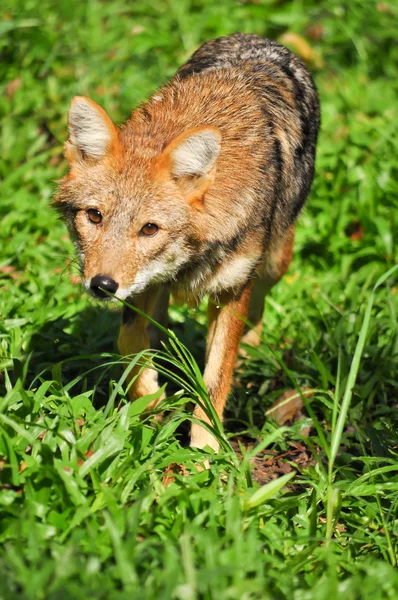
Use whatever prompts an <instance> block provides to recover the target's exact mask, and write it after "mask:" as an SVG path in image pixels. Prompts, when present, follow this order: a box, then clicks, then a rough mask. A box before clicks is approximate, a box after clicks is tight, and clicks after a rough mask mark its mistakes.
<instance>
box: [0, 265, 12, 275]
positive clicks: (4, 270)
mask: <svg viewBox="0 0 398 600" xmlns="http://www.w3.org/2000/svg"><path fill="white" fill-rule="evenodd" d="M13 271H15V267H13V266H11V265H6V266H5V267H2V268H1V269H0V273H4V274H7V273H13Z"/></svg>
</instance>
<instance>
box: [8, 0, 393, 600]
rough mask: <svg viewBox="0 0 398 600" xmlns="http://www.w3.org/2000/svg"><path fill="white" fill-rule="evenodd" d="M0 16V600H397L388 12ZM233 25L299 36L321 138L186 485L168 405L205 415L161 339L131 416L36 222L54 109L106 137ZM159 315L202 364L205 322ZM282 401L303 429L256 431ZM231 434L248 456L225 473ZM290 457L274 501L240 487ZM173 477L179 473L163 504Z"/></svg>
mask: <svg viewBox="0 0 398 600" xmlns="http://www.w3.org/2000/svg"><path fill="white" fill-rule="evenodd" d="M2 11H3V12H2V16H1V20H0V55H1V61H0V74H1V76H0V81H1V84H0V88H1V99H0V116H1V134H0V156H1V161H0V176H1V196H0V198H1V200H0V215H1V228H0V237H1V242H0V337H1V350H0V370H1V380H0V385H1V387H2V394H1V399H0V515H1V516H0V540H1V549H0V598H1V599H2V598H4V599H9V598H16V597H18V598H21V599H22V600H23V599H28V598H34V599H46V600H55V599H62V600H64V599H78V598H84V599H86V598H103V599H106V600H108V599H129V600H131V599H135V598H136V599H152V598H153V599H156V600H158V599H169V598H170V599H171V598H172V599H176V600H199V599H201V598H204V599H206V600H207V599H216V600H219V599H224V598H225V599H228V600H243V599H245V600H246V599H250V600H251V599H263V598H264V599H267V598H272V599H274V598H275V599H286V600H287V599H291V598H293V599H294V600H322V599H323V598H325V599H330V598H344V599H347V600H351V599H352V600H357V599H362V598H363V599H367V598H369V599H370V598H371V599H372V600H378V599H384V598H387V599H391V600H395V598H397V596H398V573H397V571H396V566H397V557H398V552H397V550H398V548H397V533H398V516H397V514H398V511H397V508H398V461H397V443H398V413H397V410H396V403H397V397H398V390H397V387H398V378H397V364H398V327H397V311H398V306H397V298H398V292H397V287H396V285H397V271H394V265H395V264H396V263H397V262H398V260H397V258H398V251H397V241H396V239H397V238H396V232H397V231H398V200H397V198H398V183H397V181H398V178H397V175H398V152H397V150H398V104H397V92H398V46H397V44H396V23H397V19H398V9H397V7H396V3H394V2H392V0H391V1H390V2H385V3H379V4H376V3H375V2H372V1H370V0H364V1H360V0H353V1H352V2H350V3H348V2H343V1H342V0H329V1H328V2H324V1H322V2H318V1H315V0H312V1H309V2H305V3H304V2H300V1H278V0H256V1H254V0H253V1H252V2H250V1H241V2H235V1H233V0H230V1H227V0H218V2H214V1H213V0H192V1H188V0H178V2H177V0H168V1H166V0H153V1H152V2H147V1H145V0H134V1H130V2H127V0H114V1H113V0H112V1H110V2H105V1H104V2H99V1H96V0H90V1H87V2H77V1H75V0H73V1H69V2H67V1H66V0H61V1H59V2H50V1H49V0H41V1H40V2H39V1H38V0H25V1H24V2H22V1H21V2H19V1H18V0H13V1H11V0H4V1H3V3H2ZM238 30H240V31H246V32H255V33H258V34H260V35H264V36H270V37H273V38H276V39H278V38H280V36H283V34H284V33H286V32H294V33H297V34H299V35H301V36H304V38H305V39H306V40H307V41H309V43H310V45H311V47H312V49H313V51H315V52H316V57H315V59H314V57H313V60H312V62H313V63H314V64H313V65H311V64H310V67H311V68H312V70H313V72H314V75H315V78H316V82H317V85H318V87H319V91H320V96H321V104H322V132H321V136H320V141H319V151H318V159H317V174H316V179H315V182H314V186H313V189H312V193H311V197H310V199H309V201H308V204H307V208H306V209H305V211H304V213H303V214H302V216H301V218H300V222H299V225H298V232H297V240H296V251H295V258H294V262H293V264H292V267H291V270H290V272H289V275H288V276H287V277H285V279H284V280H283V281H282V282H281V283H280V284H279V285H278V286H277V287H276V288H275V289H274V290H273V291H272V294H271V296H270V297H269V298H268V299H267V302H266V308H265V310H266V313H265V314H266V327H265V329H264V342H263V343H262V344H261V346H260V348H259V349H258V350H256V351H252V357H251V360H249V361H247V362H246V363H245V365H244V368H243V374H242V381H243V383H244V384H247V385H243V386H242V387H239V388H237V389H235V391H234V393H233V395H232V397H231V399H230V401H229V404H228V409H227V412H226V419H225V434H222V433H219V435H221V436H223V437H222V439H223V440H224V441H223V450H222V451H221V452H220V454H219V455H218V456H215V455H212V456H210V470H209V471H202V472H198V471H197V468H196V465H197V464H198V463H199V462H200V461H202V460H204V458H206V457H205V453H203V452H200V451H198V450H191V449H189V448H187V447H186V446H184V445H183V444H181V441H182V440H183V439H184V434H183V433H181V425H182V426H184V423H185V425H186V423H187V421H189V418H190V412H189V410H188V409H187V410H185V402H186V400H189V399H190V400H192V399H195V397H196V396H197V394H198V393H199V394H200V395H201V398H202V402H205V403H206V401H207V398H206V394H205V393H204V392H203V389H202V387H201V381H200V376H199V375H198V373H197V367H196V363H195V361H194V359H192V358H191V357H190V356H189V355H184V349H183V347H182V346H181V345H179V344H178V343H177V342H175V341H174V342H173V344H174V346H173V347H170V346H169V350H168V351H167V352H166V353H165V354H164V355H163V357H159V358H158V362H159V368H160V369H162V370H165V369H166V368H167V369H168V368H170V367H171V368H172V372H173V375H172V377H174V379H175V378H176V375H178V374H180V375H181V377H182V379H183V382H182V383H181V382H177V383H176V382H174V383H173V382H171V383H169V385H168V389H169V395H171V398H170V399H169V404H170V407H171V408H172V411H171V416H170V420H169V421H168V422H167V424H166V425H165V426H164V427H163V428H162V429H161V428H159V427H158V426H157V425H156V424H155V423H154V422H153V418H152V416H151V415H150V414H147V415H144V418H142V412H143V410H144V403H145V400H144V401H142V402H140V401H138V403H135V404H129V403H128V402H127V401H126V396H125V389H124V388H125V386H124V385H123V375H122V368H121V364H120V357H118V356H117V354H115V352H116V349H115V343H114V340H115V337H116V333H117V327H118V319H119V314H118V313H119V312H120V311H115V310H113V311H110V310H108V309H103V308H102V307H101V306H99V305H97V304H95V303H94V301H92V300H90V299H89V298H88V297H86V296H85V295H84V294H83V293H82V290H81V288H80V286H79V284H78V283H76V281H75V279H76V274H77V267H76V263H75V261H74V255H73V248H72V245H71V243H70V242H69V240H68V238H67V236H66V231H65V229H64V226H63V225H62V224H61V223H60V222H59V221H58V220H57V218H56V215H55V214H54V213H53V211H52V210H51V208H50V207H49V203H50V199H51V197H52V194H53V192H54V189H55V183H54V182H55V180H57V179H59V178H60V177H62V175H63V173H64V172H65V163H64V161H63V159H62V156H61V155H62V144H63V142H64V140H65V137H66V113H67V108H68V103H69V101H70V99H71V97H72V96H73V95H74V94H85V95H89V96H91V97H93V98H94V99H95V100H96V101H98V102H99V103H100V104H102V105H103V106H104V107H105V108H106V109H107V110H108V111H109V113H110V114H111V115H112V116H113V117H114V119H115V120H116V121H117V122H122V121H123V120H124V119H126V118H127V116H128V114H129V111H130V110H131V109H132V108H133V107H134V106H135V105H136V104H137V103H138V102H140V101H141V100H142V99H144V98H145V96H146V95H147V94H148V93H149V92H151V91H152V90H154V89H156V87H157V86H159V85H160V84H161V83H163V82H164V81H165V80H166V79H167V78H168V77H169V76H170V75H172V74H173V72H174V71H175V70H176V68H177V67H178V65H180V64H181V63H182V62H183V61H184V60H185V59H186V58H187V57H188V56H189V54H190V53H191V52H192V51H193V50H194V49H195V48H196V47H197V46H198V45H199V44H200V43H201V42H202V41H204V40H206V39H209V38H211V37H215V36H219V35H223V34H227V33H231V32H233V31H238ZM314 65H315V66H314ZM389 270H391V271H390V273H389V276H388V277H387V278H385V279H384V280H383V281H382V282H381V283H380V285H379V286H378V287H374V286H375V284H376V282H377V281H378V280H379V278H383V275H384V274H385V273H387V272H388V271H389ZM172 317H173V322H174V329H175V331H176V333H177V336H178V337H179V338H180V339H181V340H182V341H183V342H184V343H185V344H186V346H187V347H188V348H189V349H190V350H191V351H192V353H193V355H194V356H195V359H196V360H198V361H199V363H200V361H201V354H202V352H203V338H204V333H205V318H204V312H203V310H199V311H197V312H194V311H190V310H188V309H187V308H184V307H182V308H179V307H176V306H174V307H173V308H172ZM184 357H185V358H184ZM303 387H309V388H311V389H313V390H316V392H315V393H314V395H313V396H312V397H311V398H309V399H307V400H306V405H307V410H306V414H305V416H304V417H303V418H302V419H300V420H298V421H296V422H295V423H293V425H292V426H291V427H288V428H278V426H277V425H276V424H275V423H274V422H272V421H271V420H269V419H267V418H266V411H267V410H268V409H269V407H270V406H271V404H272V403H273V402H274V401H275V400H276V399H277V398H278V397H280V396H281V395H282V393H283V392H284V391H285V390H288V389H292V388H295V389H297V390H300V389H302V388H303ZM181 389H182V390H183V391H182V392H180V391H179V390H181ZM216 425H217V424H216ZM308 430H309V435H308ZM238 434H239V438H238V439H239V440H245V441H246V442H247V440H248V439H250V438H251V439H252V440H253V441H255V442H256V443H257V442H259V446H257V447H256V446H254V447H253V445H251V446H250V445H249V448H248V449H247V450H245V449H243V454H242V455H239V456H238V455H236V454H235V453H234V452H233V451H232V449H231V446H230V443H229V442H230V441H233V440H234V439H235V438H236V436H237V435H238ZM242 436H244V437H242ZM294 445H295V446H294ZM297 445H299V446H300V447H301V448H304V449H305V450H306V451H307V454H308V456H310V457H311V460H309V461H308V462H307V464H305V465H304V466H302V465H301V466H300V464H299V462H297V463H295V461H294V460H293V459H292V458H291V454H290V455H289V457H290V458H287V459H285V460H286V461H287V462H289V463H290V466H291V467H292V471H290V473H289V475H288V477H287V479H289V477H290V474H291V473H292V472H293V471H294V472H295V475H294V478H293V479H291V480H290V481H289V485H288V488H284V489H283V490H281V489H279V490H278V488H280V487H281V486H282V487H283V485H284V483H285V482H286V481H285V480H281V481H277V482H275V481H273V482H271V484H270V485H268V486H266V487H264V488H261V487H260V486H259V485H258V484H257V483H256V482H255V481H254V480H253V477H252V473H251V469H250V464H251V463H250V460H251V459H252V458H253V457H254V455H255V454H256V453H258V452H260V451H262V450H264V448H267V449H268V450H269V451H272V452H273V453H275V454H277V455H279V454H281V455H282V454H285V453H289V451H290V450H291V449H292V447H297ZM267 458H269V455H268V457H267ZM174 463H179V464H180V465H183V467H184V471H183V472H184V473H185V474H182V471H181V473H177V474H176V475H175V481H174V482H172V483H170V485H168V486H165V485H163V478H164V476H165V474H167V472H168V466H169V465H173V464H174ZM270 486H271V487H270Z"/></svg>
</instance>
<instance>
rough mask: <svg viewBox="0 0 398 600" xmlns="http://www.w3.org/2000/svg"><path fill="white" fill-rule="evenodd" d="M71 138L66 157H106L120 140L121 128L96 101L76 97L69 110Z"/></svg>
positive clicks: (77, 158) (71, 160)
mask: <svg viewBox="0 0 398 600" xmlns="http://www.w3.org/2000/svg"><path fill="white" fill-rule="evenodd" d="M68 130H69V140H68V142H67V143H66V147H65V156H66V158H67V159H68V160H69V162H70V163H72V162H74V161H76V160H82V159H85V158H92V159H96V160H99V159H101V158H103V157H104V156H105V155H106V154H107V153H108V152H109V150H111V148H112V146H115V145H116V144H117V143H118V130H117V127H116V125H115V124H114V123H113V122H112V120H111V119H110V117H109V116H108V115H107V113H106V112H105V111H104V109H103V108H101V107H100V106H99V105H98V104H97V103H96V102H94V101H93V100H90V99H89V98H85V97H84V96H75V97H74V98H73V100H72V102H71V105H70V109H69V113H68Z"/></svg>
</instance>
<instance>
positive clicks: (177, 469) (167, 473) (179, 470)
mask: <svg viewBox="0 0 398 600" xmlns="http://www.w3.org/2000/svg"><path fill="white" fill-rule="evenodd" d="M175 475H184V477H186V476H187V475H189V473H188V471H187V469H186V468H185V467H184V465H179V464H178V463H171V464H170V465H168V466H167V467H166V468H165V470H164V474H163V479H162V485H163V486H164V487H168V486H169V485H170V484H171V483H174V482H175V480H176V478H175Z"/></svg>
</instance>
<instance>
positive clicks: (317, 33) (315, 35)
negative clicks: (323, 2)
mask: <svg viewBox="0 0 398 600" xmlns="http://www.w3.org/2000/svg"><path fill="white" fill-rule="evenodd" d="M307 35H308V37H309V38H310V40H314V41H315V42H319V41H320V40H323V38H324V36H325V30H324V28H323V25H321V24H320V23H317V24H316V25H311V26H310V27H308V29H307Z"/></svg>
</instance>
